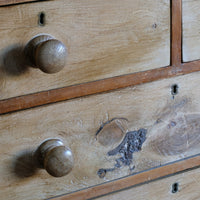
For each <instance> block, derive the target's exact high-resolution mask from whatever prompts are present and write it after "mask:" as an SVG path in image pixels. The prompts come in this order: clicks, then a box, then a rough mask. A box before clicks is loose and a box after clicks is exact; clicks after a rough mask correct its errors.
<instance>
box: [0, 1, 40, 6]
mask: <svg viewBox="0 0 200 200" xmlns="http://www.w3.org/2000/svg"><path fill="white" fill-rule="evenodd" d="M34 1H41V0H0V6H6V5H12V4H18V3H27V2H34Z"/></svg>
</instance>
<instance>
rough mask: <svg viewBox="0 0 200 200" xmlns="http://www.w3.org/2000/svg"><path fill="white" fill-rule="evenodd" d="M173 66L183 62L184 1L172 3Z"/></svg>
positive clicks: (174, 0) (176, 0)
mask: <svg viewBox="0 0 200 200" xmlns="http://www.w3.org/2000/svg"><path fill="white" fill-rule="evenodd" d="M171 4H172V5H171V6H172V7H171V9H172V10H171V15H172V16H171V65H172V66H176V67H178V66H180V64H181V62H182V58H181V57H182V0H173V1H171Z"/></svg>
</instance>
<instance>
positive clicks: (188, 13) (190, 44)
mask: <svg viewBox="0 0 200 200" xmlns="http://www.w3.org/2000/svg"><path fill="white" fill-rule="evenodd" d="M199 9H200V1H198V0H194V1H190V0H183V61H184V62H188V61H192V60H197V59H200V52H199V46H200V36H199V32H200V21H199V19H200V12H199Z"/></svg>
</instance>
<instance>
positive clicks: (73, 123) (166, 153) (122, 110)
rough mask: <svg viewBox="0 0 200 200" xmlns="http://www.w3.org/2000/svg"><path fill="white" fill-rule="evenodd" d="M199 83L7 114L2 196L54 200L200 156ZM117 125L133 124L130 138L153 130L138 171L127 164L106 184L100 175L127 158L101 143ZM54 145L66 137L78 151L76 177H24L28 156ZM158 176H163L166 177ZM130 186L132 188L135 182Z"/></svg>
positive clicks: (188, 80)
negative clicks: (21, 166)
mask: <svg viewBox="0 0 200 200" xmlns="http://www.w3.org/2000/svg"><path fill="white" fill-rule="evenodd" d="M199 76H200V73H199V72H198V73H193V74H189V75H185V76H180V77H176V78H171V79H168V80H162V81H156V82H153V83H149V84H143V85H139V86H135V87H130V88H126V89H123V90H119V91H115V92H110V93H104V94H99V95H93V96H90V97H85V98H80V99H75V100H70V101H67V102H62V103H57V104H54V105H49V106H43V107H39V108H35V109H31V110H26V111H21V112H17V113H12V114H6V115H2V116H1V120H0V156H1V160H0V175H1V180H0V191H1V194H0V195H1V197H7V198H8V197H9V198H10V199H15V200H17V199H31V198H32V196H34V199H44V198H49V197H53V196H55V195H61V194H66V193H69V192H73V191H76V190H78V189H83V188H87V187H89V186H94V185H96V184H100V183H104V182H106V181H109V180H114V179H117V178H121V177H124V176H127V175H131V174H133V173H136V172H141V171H143V170H147V169H150V168H152V167H157V166H160V165H163V164H166V163H169V162H173V161H177V160H180V159H182V158H186V157H188V156H192V155H196V154H198V153H199V148H200V147H199V141H200V137H199V130H200V127H199V120H200V114H199V111H200V104H199V95H200V91H199V90H200V88H199V87H196V85H198V83H199V81H200V79H199ZM174 84H177V86H178V94H176V95H174V94H173V95H172V91H171V88H172V85H174ZM50 113H51V114H50ZM113 118H125V119H127V120H128V124H127V125H128V131H134V130H139V129H141V128H144V129H146V130H147V134H146V140H145V142H144V143H143V145H142V150H141V151H138V152H134V153H133V163H132V164H133V165H134V166H135V168H134V170H131V169H130V166H124V165H122V167H121V168H118V169H115V170H114V171H108V173H106V175H105V177H104V178H99V176H98V174H97V172H98V170H99V169H101V168H112V167H113V166H114V165H115V160H116V158H118V156H119V155H115V156H108V155H107V153H108V151H110V150H112V148H111V147H110V146H109V145H108V146H103V145H102V144H101V143H99V142H98V140H96V132H97V131H98V129H99V128H100V126H101V125H102V124H103V123H104V122H106V121H108V120H110V119H113ZM46 138H60V139H62V140H63V141H64V142H65V144H66V146H68V147H69V148H70V149H71V150H72V152H73V153H74V162H75V165H74V168H73V170H72V172H71V173H70V174H68V176H67V177H63V178H62V177H61V178H59V179H58V180H57V179H56V181H55V179H54V178H52V177H51V176H49V175H48V174H47V173H46V172H45V171H44V170H41V171H38V172H36V173H35V174H33V175H32V176H31V177H29V178H25V179H23V178H19V177H17V176H16V171H15V170H13V168H14V169H15V167H16V165H15V163H16V162H15V161H16V160H18V159H19V157H20V156H21V153H23V152H21V151H23V150H25V149H27V151H26V152H28V151H30V149H32V148H33V149H35V148H36V147H37V146H38V144H39V143H40V142H41V141H43V140H45V139H46ZM168 147H169V148H168ZM183 167H184V165H183ZM176 170H180V168H178V169H177V168H176ZM13 171H14V172H13ZM161 171H163V170H161ZM160 173H161V172H160ZM156 175H157V176H159V173H158V171H157V172H156ZM141 176H142V175H141ZM145 177H147V176H145ZM143 180H144V179H143ZM36 183H37V184H36ZM127 183H129V184H130V182H129V181H128V180H127ZM122 185H123V184H122ZM110 187H111V186H110ZM30 188H31V190H30Z"/></svg>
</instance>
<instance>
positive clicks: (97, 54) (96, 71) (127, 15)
mask: <svg viewBox="0 0 200 200" xmlns="http://www.w3.org/2000/svg"><path fill="white" fill-rule="evenodd" d="M40 12H44V13H45V15H46V24H45V26H39V25H38V15H39V13H40ZM10 13H12V15H10ZM0 18H1V19H2V20H1V21H0V37H1V38H3V40H1V42H0V48H1V50H0V66H1V67H0V70H1V71H0V72H1V73H0V76H1V77H0V99H7V98H11V97H15V96H21V95H25V94H31V93H35V92H40V91H47V90H50V89H55V88H62V87H66V86H70V85H75V84H79V83H86V82H89V81H95V80H99V79H105V78H109V77H114V76H119V75H124V74H130V73H134V72H139V71H145V70H149V69H155V68H159V67H164V66H168V65H169V64H170V2H169V0H155V1H151V0H148V1H143V2H142V1H141V0H125V1H123V3H122V2H121V1H120V0H117V1H116V0H109V1H107V0H106V1H102V0H95V1H91V0H84V1H81V0H76V1H71V0H67V1H66V0H59V1H46V2H45V1H44V2H36V3H30V4H20V5H16V6H8V7H1V8H0ZM40 33H48V34H51V35H53V36H54V37H55V38H57V39H58V40H60V41H62V42H63V43H64V44H65V45H66V47H67V48H68V61H67V65H66V67H65V69H63V70H62V71H61V72H59V73H56V74H51V75H49V74H45V73H43V72H41V71H40V70H38V69H30V68H28V69H27V70H25V69H24V71H23V70H22V69H21V68H23V59H22V56H21V54H20V50H21V49H20V48H21V46H24V45H25V44H26V43H27V42H28V41H29V40H30V39H31V38H32V37H33V36H35V35H37V34H40ZM15 59H18V60H17V61H16V60H15ZM21 59H22V60H21ZM5 63H6V64H5ZM17 65H19V66H20V67H19V68H20V69H19V70H17V69H16V68H17ZM13 68H14V69H13ZM22 72H23V73H22Z"/></svg>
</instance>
